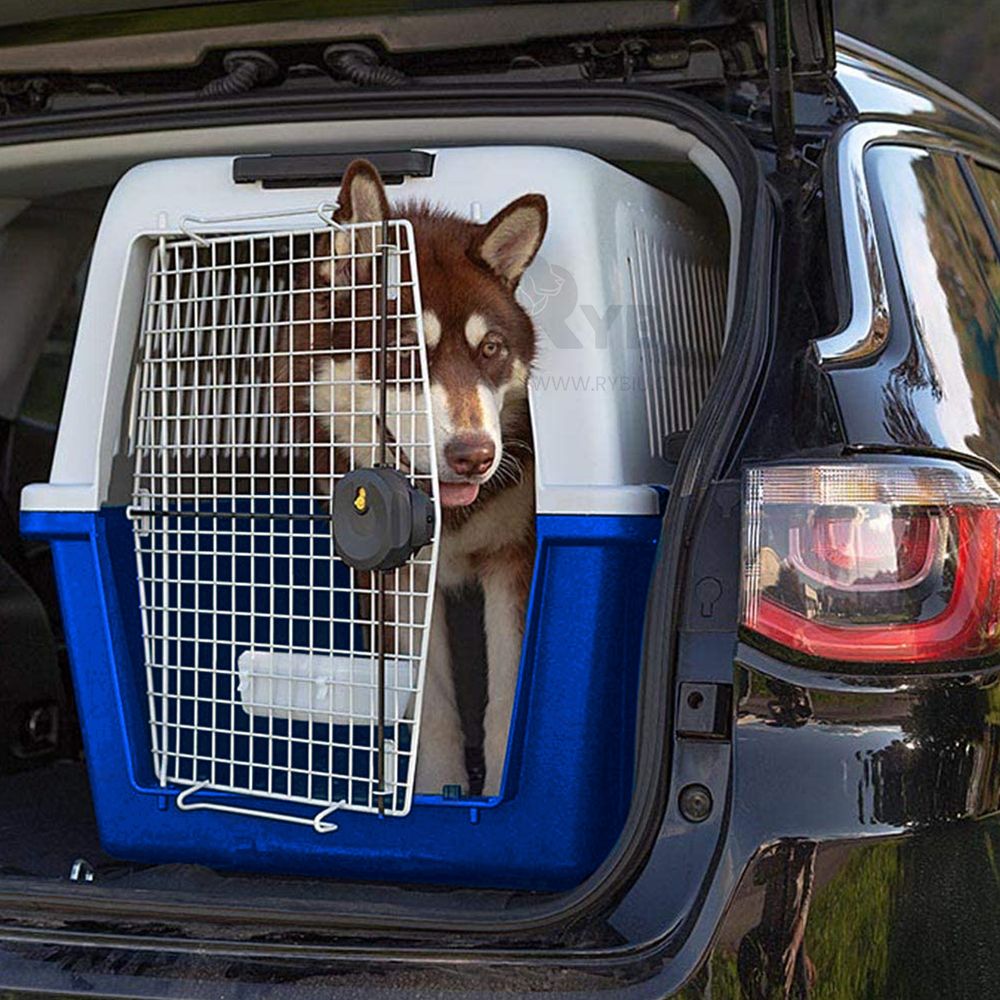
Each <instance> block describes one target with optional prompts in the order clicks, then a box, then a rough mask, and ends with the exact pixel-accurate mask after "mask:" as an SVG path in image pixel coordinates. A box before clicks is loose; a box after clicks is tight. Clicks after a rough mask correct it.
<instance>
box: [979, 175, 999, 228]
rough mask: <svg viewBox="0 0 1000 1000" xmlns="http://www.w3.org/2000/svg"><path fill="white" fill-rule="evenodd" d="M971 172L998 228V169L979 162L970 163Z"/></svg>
mask: <svg viewBox="0 0 1000 1000" xmlns="http://www.w3.org/2000/svg"><path fill="white" fill-rule="evenodd" d="M972 173H973V174H974V176H975V178H976V183H977V184H978V185H979V190H980V191H981V192H982V194H983V200H984V201H985V202H986V208H987V210H988V211H989V213H990V216H991V218H992V219H993V225H994V227H995V228H996V229H998V230H1000V170H994V169H993V168H992V167H984V166H983V165H982V164H981V163H974V164H973V165H972Z"/></svg>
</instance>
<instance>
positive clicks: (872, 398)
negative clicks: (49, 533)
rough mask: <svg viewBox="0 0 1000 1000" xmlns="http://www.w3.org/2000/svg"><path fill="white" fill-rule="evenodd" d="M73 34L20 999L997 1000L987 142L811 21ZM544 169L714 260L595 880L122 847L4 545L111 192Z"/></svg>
mask: <svg viewBox="0 0 1000 1000" xmlns="http://www.w3.org/2000/svg"><path fill="white" fill-rule="evenodd" d="M80 6H81V5H76V4H74V3H72V2H63V0H53V2H50V3H43V4H39V5H37V6H34V7H33V6H31V5H28V4H23V3H18V4H8V5H6V6H5V8H4V10H3V11H0V24H2V25H3V29H2V33H0V299H2V301H3V303H4V305H3V309H2V321H0V343H2V344H3V351H2V352H0V990H2V991H6V992H5V995H12V996H13V995H21V994H29V993H39V994H40V993H51V994H58V995H63V996H82V995H89V996H112V995H114V996H130V997H158V996H185V997H229V996H241V997H252V996H261V997H263V996H269V997H285V996H288V997H293V996H294V997H302V998H305V997H311V996H314V995H315V996H320V995H322V996H372V997H375V996H399V995H412V996H431V995H434V996H437V995H447V994H453V995H467V996H492V995H526V994H529V993H530V994H534V993H549V994H552V995H559V996H567V997H569V996H598V995H613V996H621V997H653V996H656V997H665V996H683V997H705V998H709V997H712V998H719V997H806V996H815V997H831V998H856V997H901V998H915V997H922V996H928V997H936V998H937V997H961V998H966V997H968V998H971V997H995V996H998V995H1000V948H998V946H997V930H996V927H997V925H998V922H1000V861H998V857H1000V832H998V828H997V824H996V819H995V815H996V813H997V811H998V809H1000V122H998V121H997V120H996V119H994V118H993V117H991V116H990V115H989V114H988V113H987V112H985V111H983V110H982V109H981V108H979V107H977V106H975V105H974V104H973V103H972V102H970V101H969V100H967V99H966V98H964V97H963V96H961V95H960V94H957V93H955V92H954V91H952V90H950V89H949V88H948V87H946V86H944V85H943V84H941V83H939V82H937V81H935V80H933V79H930V78H928V77H926V76H925V75H923V74H921V73H920V72H918V71H916V70H914V69H913V68H912V67H909V66H907V65H905V64H903V63H901V62H899V61H897V60H895V59H893V58H892V57H890V56H888V55H886V54H884V53H882V52H879V51H876V50H874V49H871V48H869V47H868V46H866V45H863V44H860V43H858V42H856V41H853V40H851V39H849V38H846V37H841V36H835V34H834V26H833V18H832V11H831V5H830V4H829V3H828V2H823V0H800V2H792V0H768V2H766V3H765V2H762V0H704V2H701V3H697V4H683V3H667V2H663V3H659V2H654V3H645V2H631V0H626V2H620V3H608V2H579V3H569V4H535V3H516V4H507V5H492V4H480V3H468V4H455V5H452V6H450V7H447V8H446V7H437V6H434V5H430V4H412V5H405V4H379V5H372V7H371V8H370V9H369V8H366V7H365V6H364V5H343V7H337V8H336V9H335V10H334V9H331V8H332V7H333V5H326V4H322V3H313V2H307V0H301V2H296V0H289V2H287V3H285V2H283V3H280V4H272V5H264V4H259V3H248V2H243V0H235V2H219V3H214V4H207V3H191V2H187V0H183V2H181V0H178V2H171V0H150V2H145V0H132V2H114V0H109V2H100V3H96V4H89V5H86V9H85V10H83V11H81V10H80V9H79V7H80ZM678 136H682V137H687V138H686V139H685V140H684V141H680V140H679V139H678V138H677V137H678ZM529 141H530V142H534V143H537V144H543V145H554V146H563V147H572V148H577V149H583V150H587V151H589V152H591V153H594V154H596V155H598V156H600V157H601V158H603V159H605V160H607V161H609V162H611V163H614V164H615V165H617V166H618V167H619V168H621V169H623V170H625V171H627V172H630V173H631V174H633V175H634V176H637V177H641V178H642V179H644V180H645V181H646V182H647V183H650V184H653V185H655V186H657V187H658V188H659V189H660V190H663V191H666V192H668V193H671V194H672V195H674V196H677V197H681V198H683V199H684V200H686V201H687V203H688V205H689V206H690V207H691V209H692V211H694V212H695V213H698V214H699V215H700V217H701V218H702V219H703V220H705V224H706V225H707V226H710V227H714V228H715V231H717V232H718V234H719V236H718V239H719V240H720V246H722V245H724V246H725V250H726V255H727V259H728V261H729V279H728V309H729V315H728V320H727V324H726V337H725V346H724V350H723V351H722V353H721V357H720V358H719V359H718V361H717V364H715V366H714V368H713V370H712V372H711V382H710V386H708V385H707V391H706V394H705V396H704V399H703V400H701V401H700V406H699V407H698V408H697V413H696V416H695V418H694V419H693V420H692V421H691V423H690V426H687V427H683V428H682V429H681V430H679V431H676V432H674V433H672V434H671V435H670V436H669V440H665V441H664V442H663V455H664V461H665V463H666V465H669V467H670V469H671V473H670V477H669V480H667V479H665V480H664V482H663V483H662V484H659V485H661V486H662V487H663V489H662V490H661V495H662V496H663V497H664V498H665V506H664V507H663V510H662V526H663V527H662V531H661V532H660V533H659V536H658V537H659V542H658V545H657V546H656V549H655V559H654V561H653V563H652V572H651V582H650V585H649V587H648V596H647V597H646V598H645V610H644V612H643V611H642V608H641V606H640V605H641V602H639V604H634V605H632V606H629V605H628V603H627V602H624V603H621V602H620V603H621V609H620V614H621V615H622V616H623V617H622V621H623V622H625V623H626V625H624V626H622V627H623V629H625V628H626V626H627V630H628V631H627V632H622V633H621V634H624V635H625V636H626V638H625V640H623V647H622V654H621V655H622V657H623V659H624V658H625V657H626V655H627V649H626V647H627V646H628V642H629V641H631V642H632V643H633V644H634V647H635V651H636V664H637V681H636V687H635V690H634V698H633V701H632V702H631V708H630V712H631V714H630V715H628V717H627V719H626V721H624V722H623V723H622V725H623V726H625V727H626V728H625V729H623V730H622V731H623V732H625V733H626V735H627V736H628V740H627V747H626V749H627V753H628V759H629V761H630V763H631V765H632V770H631V780H630V783H629V785H628V787H627V788H626V792H627V797H626V800H625V806H626V808H625V809H624V811H623V812H622V813H621V815H620V816H617V815H616V814H614V812H613V810H612V809H611V808H610V807H608V806H606V805H605V804H604V803H603V801H602V799H601V796H600V794H599V789H595V788H591V789H586V788H584V789H580V790H578V791H579V794H581V795H582V794H589V795H590V796H591V798H592V803H593V805H592V808H593V811H594V818H595V820H596V821H598V822H600V821H604V822H606V823H607V824H608V827H607V830H606V839H607V847H606V848H605V849H603V850H602V859H598V862H597V863H594V864H593V865H592V866H591V870H590V871H589V874H587V875H586V877H584V878H583V879H582V881H579V882H578V883H576V884H572V885H563V886H561V887H559V888H557V889H552V888H551V887H546V888H545V889H533V888H532V887H531V886H530V885H527V886H526V885H521V886H513V887H496V886H494V887H488V888H483V887H481V886H479V885H475V884H471V883H473V882H474V881H475V880H468V881H467V883H466V884H462V882H461V880H449V879H443V880H442V879H440V878H434V879H418V880H416V881H414V882H408V883H407V884H399V882H397V881H393V880H391V879H390V880H385V879H382V880H378V879H375V880H372V879H360V880H354V881H351V880H345V879H343V878H335V879H328V878H308V877H302V876H301V875H300V874H297V873H296V872H295V871H294V866H292V868H291V869H290V870H289V872H288V873H274V872H260V871H257V872H254V871H252V868H253V865H252V864H251V865H245V864H241V863H239V862H235V863H234V865H233V866H232V867H233V869H234V870H232V871H224V870H216V869H215V868H212V867H207V866H202V865H199V864H197V863H194V862H193V861H192V860H191V859H190V858H189V857H187V856H179V857H178V858H177V859H176V860H175V861H173V862H171V861H159V862H150V861H142V860H139V861H137V860H135V858H132V859H128V858H122V857H118V856H113V854H107V853H105V849H104V847H102V844H101V842H100V839H99V837H98V831H97V825H96V822H95V818H94V812H93V807H92V802H91V792H90V784H93V783H94V781H93V779H94V777H95V775H96V771H95V769H97V768H100V767H101V766H102V763H101V761H99V760H95V759H94V754H93V753H89V752H85V748H84V746H83V743H82V741H81V723H82V728H83V730H84V731H86V730H87V728H88V720H87V719H86V718H81V716H82V715H83V714H84V713H83V712H78V711H77V707H76V702H77V701H78V700H79V701H81V703H82V702H83V701H84V700H85V699H84V698H80V697H79V696H80V694H81V692H79V691H78V692H77V697H74V693H73V688H72V681H71V675H70V670H69V654H68V652H67V643H66V639H65V637H64V628H63V621H62V616H61V611H60V602H59V598H58V596H57V592H56V583H55V575H54V573H53V566H52V559H51V555H50V551H49V547H48V546H47V545H46V544H44V543H42V542H39V541H37V540H34V539H31V538H26V537H22V535H21V532H20V530H19V517H20V515H21V510H20V505H21V492H22V489H23V488H24V487H25V486H27V485H29V484H32V483H38V482H43V481H46V480H47V479H48V478H49V470H50V467H51V463H52V459H53V452H54V450H55V449H56V440H57V432H58V430H59V415H60V411H61V408H62V400H63V395H64V393H65V390H66V384H67V379H68V378H69V374H68V373H69V369H70V361H71V358H73V343H74V336H75V331H76V328H77V321H78V317H79V313H80V309H81V304H82V302H83V300H84V297H85V293H84V288H85V282H86V274H87V267H88V263H89V260H90V253H91V248H92V246H93V244H94V238H95V232H96V229H97V226H98V222H99V220H100V218H101V215H102V212H103V210H104V206H105V204H106V201H107V198H108V194H109V192H110V191H111V189H112V188H113V187H114V185H115V184H116V182H117V181H118V180H119V178H120V177H121V176H122V175H123V174H124V173H125V172H126V171H127V170H128V169H129V168H130V167H132V166H134V165H136V164H140V163H145V162H148V161H152V160H162V159H166V158H171V157H178V156H187V157H196V156H207V155H210V154H212V155H225V156H235V155H245V154H259V155H271V156H273V157H275V158H280V159H281V160H282V162H283V163H285V164H286V165H287V164H288V163H291V167H290V168H289V169H292V171H293V172H294V170H295V169H297V167H296V166H295V164H296V163H301V162H303V161H301V156H302V155H303V154H309V155H315V154H323V155H327V154H330V153H338V154H340V153H353V152H356V151H370V150H373V149H375V150H379V151H381V152H383V153H385V152H391V153H398V152H401V151H410V150H413V149H415V148H424V147H428V146H448V145H460V144H475V143H479V144H482V143H490V142H495V143H499V144H512V143H524V142H529ZM693 148H697V149H698V150H699V151H700V152H699V153H698V155H688V152H689V151H690V150H691V149H693ZM296 157H300V160H296ZM310 162H313V163H314V162H315V160H313V161H310ZM385 162H390V161H385ZM391 162H395V161H391ZM274 179H275V178H272V180H274ZM307 179H308V180H309V182H310V183H313V182H315V180H316V178H307ZM258 180H259V178H258ZM278 180H281V178H279V179H278ZM283 181H284V182H288V177H287V176H286V177H284V178H283ZM292 183H294V178H292ZM86 363H87V361H86V358H83V359H81V357H80V352H79V351H78V352H77V356H76V358H74V359H73V364H74V365H75V366H85V365H86ZM95 419H96V418H95ZM63 440H64V441H65V440H66V437H65V434H64V438H63ZM63 447H65V445H64V446H63ZM70 464H72V463H70ZM62 485H64V486H69V487H74V486H75V484H74V483H73V482H69V483H65V482H64V483H63V484H62ZM140 514H141V512H140ZM63 569H64V570H65V566H64V567H63ZM60 582H61V585H62V586H63V588H64V590H65V588H66V587H67V586H68V584H67V583H66V581H65V580H64V579H63V580H61V581H60ZM643 591H644V592H645V588H643ZM612 603H613V602H612ZM614 606H615V607H618V605H617V604H616V605H614ZM94 607H95V608H96V607H97V604H96V603H95V604H94ZM88 629H92V633H91V634H89V635H88ZM104 629H105V623H104V621H103V619H102V618H101V617H100V615H99V614H98V612H96V611H95V612H94V613H93V616H92V617H91V618H90V619H87V620H86V621H85V622H84V623H83V627H81V624H80V621H79V620H77V621H76V622H75V623H74V625H73V641H74V642H76V643H80V642H84V643H87V642H91V641H92V642H94V643H100V642H103V641H105V638H104V631H103V630H104ZM66 631H69V630H68V629H67V630H66ZM640 632H641V649H640V645H639V640H640ZM616 634H618V633H616ZM629 648H630V647H629ZM74 655H79V653H75V654H74ZM76 683H77V684H79V683H80V679H79V677H77V681H76ZM623 718H625V716H623ZM102 724H103V720H102ZM95 725H96V724H95V723H94V722H91V723H90V726H91V727H92V728H93V727H95ZM87 738H88V739H87V742H88V744H90V745H91V746H95V745H97V744H96V743H94V742H91V741H95V740H97V736H96V735H94V734H93V733H87ZM88 766H89V767H90V784H88V777H87V767H88ZM553 780H554V781H555V780H558V779H557V776H554V777H553ZM163 808H167V806H166V805H165V806H163ZM476 815H477V816H478V814H476ZM117 822H119V823H120V824H123V825H124V826H125V827H127V825H128V823H129V816H128V815H127V814H123V815H120V816H118V817H117ZM137 822H138V821H137ZM385 822H387V823H388V822H392V820H391V819H386V820H385ZM317 829H318V828H317ZM334 836H335V834H334ZM214 847H215V848H216V849H217V850H216V855H213V856H217V853H218V848H219V845H218V844H216V845H214ZM237 847H238V848H239V850H240V851H243V852H244V855H245V854H246V852H247V851H249V852H251V853H252V851H253V849H254V847H253V844H252V843H251V844H250V846H249V847H247V845H246V844H243V845H234V848H233V849H234V851H235V850H237ZM222 850H223V851H224V850H225V847H223V848H222ZM248 869H251V870H248ZM445 883H446V884H445Z"/></svg>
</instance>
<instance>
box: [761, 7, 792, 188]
mask: <svg viewBox="0 0 1000 1000" xmlns="http://www.w3.org/2000/svg"><path fill="white" fill-rule="evenodd" d="M789 6H790V0H768V4H767V76H768V83H769V89H770V92H771V132H772V134H773V136H774V145H775V151H776V153H777V158H778V169H779V170H781V171H786V170H791V169H792V168H793V167H794V166H795V105H794V99H795V97H794V86H795V85H794V82H793V79H792V59H793V49H792V19H791V14H790V11H789Z"/></svg>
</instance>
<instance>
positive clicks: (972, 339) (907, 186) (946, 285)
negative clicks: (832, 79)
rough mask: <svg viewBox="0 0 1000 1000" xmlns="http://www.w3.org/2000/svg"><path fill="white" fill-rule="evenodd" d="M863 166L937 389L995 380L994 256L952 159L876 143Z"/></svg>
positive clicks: (998, 280)
mask: <svg viewBox="0 0 1000 1000" xmlns="http://www.w3.org/2000/svg"><path fill="white" fill-rule="evenodd" d="M866 166H867V172H868V175H869V179H870V180H871V181H872V182H873V187H874V188H875V189H876V190H877V192H878V194H879V196H880V197H881V199H882V202H883V204H884V206H885V209H886V215H887V218H888V224H889V230H890V233H891V236H892V243H893V250H894V251H895V256H896V261H897V263H898V266H899V270H900V277H901V278H902V283H903V288H904V292H905V295H906V298H907V300H908V305H909V309H910V319H911V321H912V324H913V327H914V331H915V333H916V334H917V336H918V337H919V338H920V341H921V343H922V346H923V349H924V350H925V351H926V354H927V356H928V360H929V361H930V369H931V372H932V373H936V374H937V375H938V376H939V377H940V382H939V388H938V392H940V391H942V389H943V387H944V386H946V385H948V384H952V385H955V384H956V382H957V381H963V382H964V381H966V380H967V381H968V383H969V384H971V385H972V386H973V388H975V383H976V382H977V381H978V380H981V379H982V378H984V377H985V378H988V379H990V380H994V381H1000V261H998V260H997V255H996V250H995V249H994V246H993V242H992V240H991V238H990V234H989V231H988V230H987V228H986V223H985V221H984V219H983V217H982V215H981V214H980V212H979V209H978V207H977V205H976V202H975V200H974V198H973V196H972V192H971V191H970V189H969V186H968V183H967V182H966V179H965V176H964V175H963V173H962V170H961V167H960V165H959V163H958V160H957V159H956V158H955V157H953V156H951V155H948V154H946V153H938V152H929V151H926V150H920V149H911V148H908V147H907V148H903V147H895V146H876V147H875V148H873V149H871V150H869V152H868V154H867V156H866ZM963 375H964V378H962V376H963ZM956 376H957V379H956ZM932 378H933V374H932ZM984 391H985V390H984ZM989 393H990V394H991V395H995V393H996V389H995V387H992V386H991V387H990V389H989ZM973 395H974V396H976V395H978V394H977V393H975V392H974V393H973ZM952 402H953V403H954V404H955V405H956V406H960V407H965V406H970V405H974V402H973V400H969V399H966V400H958V399H955V400H952ZM984 416H985V415H984V414H973V413H969V414H967V418H968V420H967V422H968V424H969V425H971V426H975V425H976V424H979V425H980V426H981V425H982V423H983V417H984ZM996 416H997V414H991V415H990V419H991V420H995V419H996ZM977 418H978V419H977Z"/></svg>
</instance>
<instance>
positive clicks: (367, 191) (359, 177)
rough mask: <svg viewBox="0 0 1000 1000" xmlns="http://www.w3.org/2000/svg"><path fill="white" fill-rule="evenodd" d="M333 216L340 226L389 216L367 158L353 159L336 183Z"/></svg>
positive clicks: (380, 185)
mask: <svg viewBox="0 0 1000 1000" xmlns="http://www.w3.org/2000/svg"><path fill="white" fill-rule="evenodd" d="M337 202H338V208H337V211H336V212H335V213H334V216H333V217H334V219H335V220H336V221H337V222H341V223H343V224H344V225H352V224H354V223H358V222H381V221H382V220H383V219H385V218H388V216H389V199H388V198H386V196H385V185H384V184H383V183H382V178H381V177H379V174H378V171H377V170H376V169H375V167H373V166H372V165H371V164H370V163H369V162H368V161H367V160H354V161H353V162H352V163H351V165H350V166H349V167H348V168H347V170H346V172H345V173H344V179H343V181H341V183H340V197H339V198H338V199H337Z"/></svg>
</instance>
